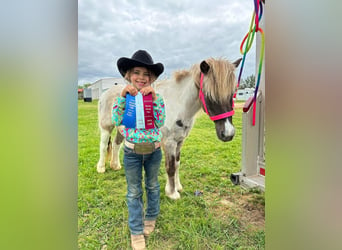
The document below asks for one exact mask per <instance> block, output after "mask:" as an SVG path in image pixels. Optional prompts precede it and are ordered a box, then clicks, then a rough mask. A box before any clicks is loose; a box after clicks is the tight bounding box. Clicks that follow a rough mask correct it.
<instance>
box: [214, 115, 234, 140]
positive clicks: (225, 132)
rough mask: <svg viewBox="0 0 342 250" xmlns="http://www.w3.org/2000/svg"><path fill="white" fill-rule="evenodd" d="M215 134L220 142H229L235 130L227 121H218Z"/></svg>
mask: <svg viewBox="0 0 342 250" xmlns="http://www.w3.org/2000/svg"><path fill="white" fill-rule="evenodd" d="M216 134H217V137H218V138H219V139H220V140H221V141H224V142H227V141H231V140H232V139H233V138H234V135H235V128H234V126H233V125H232V124H231V123H230V121H229V119H226V120H225V121H224V122H223V121H220V122H217V123H216Z"/></svg>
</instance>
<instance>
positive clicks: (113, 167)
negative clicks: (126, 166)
mask: <svg viewBox="0 0 342 250" xmlns="http://www.w3.org/2000/svg"><path fill="white" fill-rule="evenodd" d="M110 168H111V169H113V170H120V169H121V164H120V163H119V164H112V163H110Z"/></svg>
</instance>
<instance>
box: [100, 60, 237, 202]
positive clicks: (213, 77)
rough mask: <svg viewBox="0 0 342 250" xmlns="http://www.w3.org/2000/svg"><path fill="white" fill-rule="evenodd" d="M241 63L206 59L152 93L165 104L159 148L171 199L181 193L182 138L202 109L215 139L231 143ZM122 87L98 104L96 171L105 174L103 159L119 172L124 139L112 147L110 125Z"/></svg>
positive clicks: (178, 73) (111, 128) (187, 132)
mask: <svg viewBox="0 0 342 250" xmlns="http://www.w3.org/2000/svg"><path fill="white" fill-rule="evenodd" d="M240 61H241V59H238V60H237V61H235V62H234V63H230V62H229V61H227V60H224V59H214V58H209V59H207V60H204V61H202V62H201V63H200V64H195V65H193V66H192V67H191V68H190V69H189V70H181V71H177V72H175V73H174V75H173V77H172V78H171V79H168V80H163V81H160V82H158V83H157V84H156V86H155V89H156V91H157V92H158V93H160V94H161V95H162V96H163V98H164V102H165V109H166V110H165V112H166V120H165V124H164V126H163V127H162V128H161V131H162V134H163V138H162V148H163V151H164V155H165V167H166V172H167V175H168V178H167V183H166V187H165V193H166V195H167V196H168V197H170V198H171V199H179V198H180V194H179V192H178V191H181V190H182V185H181V183H180V180H179V168H180V150H181V147H182V145H183V142H184V140H185V138H186V137H187V136H188V135H189V132H190V130H191V128H192V126H193V124H194V120H195V115H196V113H197V112H198V111H199V110H200V109H201V108H203V110H204V111H205V112H206V113H207V114H208V115H209V117H210V118H211V120H213V121H214V123H215V128H216V134H217V137H218V138H219V139H220V140H221V141H224V142H226V141H230V140H232V139H233V137H234V134H235V129H234V126H233V123H232V114H233V112H234V110H233V106H234V105H233V95H234V92H235V88H236V81H235V73H234V71H235V69H236V68H237V67H238V65H239V64H240ZM123 88H124V85H122V84H120V85H114V86H113V87H111V88H110V89H108V90H107V91H106V92H104V93H103V94H102V95H101V97H100V100H99V106H98V114H99V127H100V132H101V142H100V159H99V162H98V163H97V171H98V172H99V173H103V172H105V162H106V158H110V167H111V168H112V169H114V170H118V169H120V168H121V165H120V159H119V149H120V146H121V143H122V141H123V139H124V138H123V136H122V135H121V134H120V133H119V132H117V133H116V136H115V139H114V141H113V142H112V143H111V140H110V136H111V133H112V131H113V129H114V125H113V124H112V122H111V110H112V107H113V102H114V100H115V98H116V97H117V96H118V95H119V94H120V93H121V90H122V89H123Z"/></svg>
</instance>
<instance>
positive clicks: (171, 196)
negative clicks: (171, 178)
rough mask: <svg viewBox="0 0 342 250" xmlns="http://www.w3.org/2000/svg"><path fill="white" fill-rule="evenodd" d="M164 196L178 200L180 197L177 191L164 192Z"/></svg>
mask: <svg viewBox="0 0 342 250" xmlns="http://www.w3.org/2000/svg"><path fill="white" fill-rule="evenodd" d="M166 196H167V197H169V198H170V199H171V200H178V199H180V197H181V196H180V194H179V193H178V192H177V191H175V192H174V193H171V194H166Z"/></svg>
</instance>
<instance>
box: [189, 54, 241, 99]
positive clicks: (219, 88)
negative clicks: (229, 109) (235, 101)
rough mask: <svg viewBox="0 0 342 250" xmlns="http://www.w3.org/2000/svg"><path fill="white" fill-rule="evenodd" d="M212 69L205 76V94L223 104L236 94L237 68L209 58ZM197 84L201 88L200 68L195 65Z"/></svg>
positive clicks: (192, 70) (193, 71)
mask: <svg viewBox="0 0 342 250" xmlns="http://www.w3.org/2000/svg"><path fill="white" fill-rule="evenodd" d="M205 61H206V62H207V63H208V64H209V66H210V69H209V71H208V73H207V74H205V76H204V81H205V84H203V92H204V93H205V94H206V95H207V96H208V97H209V98H210V99H212V100H213V101H215V102H222V101H224V100H227V97H229V96H231V95H233V94H234V91H235V88H236V84H235V73H234V71H235V66H234V65H233V64H232V63H230V62H229V61H227V60H225V59H222V58H219V59H214V58H208V59H206V60H205ZM190 73H191V74H192V77H193V79H194V80H195V84H196V85H197V86H198V87H199V86H200V66H199V64H195V65H193V66H192V67H191V69H190Z"/></svg>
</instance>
